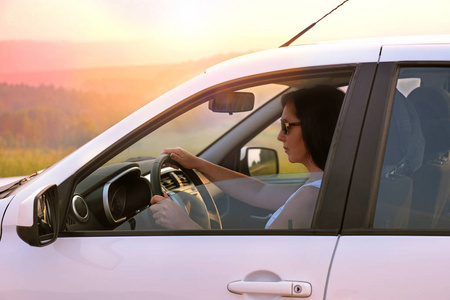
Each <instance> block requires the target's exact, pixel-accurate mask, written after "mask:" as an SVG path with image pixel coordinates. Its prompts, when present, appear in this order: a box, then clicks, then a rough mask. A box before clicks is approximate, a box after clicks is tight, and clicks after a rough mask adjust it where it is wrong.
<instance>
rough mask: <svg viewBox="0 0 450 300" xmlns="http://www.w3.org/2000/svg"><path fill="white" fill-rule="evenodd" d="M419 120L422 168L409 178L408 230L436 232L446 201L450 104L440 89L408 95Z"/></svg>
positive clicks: (449, 191)
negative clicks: (411, 179) (422, 158)
mask: <svg viewBox="0 0 450 300" xmlns="http://www.w3.org/2000/svg"><path fill="white" fill-rule="evenodd" d="M408 101H410V102H411V103H413V105H414V106H415V107H416V110H417V112H418V114H419V116H420V120H421V124H422V132H423V135H424V138H425V155H424V164H423V166H422V167H421V168H420V169H419V170H418V171H417V172H416V173H415V174H414V175H413V177H412V178H413V182H414V189H413V198H412V204H411V209H412V211H411V216H410V221H409V225H408V227H410V228H419V229H430V228H436V227H437V225H438V222H439V220H440V219H442V220H441V221H443V219H445V218H446V219H447V222H446V223H447V225H446V226H449V225H450V223H449V220H450V216H448V215H446V212H445V208H446V206H447V205H448V202H449V201H448V200H449V197H450V162H449V160H448V153H449V150H450V104H449V97H448V94H447V93H446V92H445V91H444V90H441V89H436V88H431V87H419V88H416V89H415V90H413V91H412V92H411V93H410V94H409V95H408Z"/></svg>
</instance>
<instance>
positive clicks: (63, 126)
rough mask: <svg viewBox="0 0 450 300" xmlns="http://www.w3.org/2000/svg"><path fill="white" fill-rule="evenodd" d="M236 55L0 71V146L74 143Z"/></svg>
mask: <svg viewBox="0 0 450 300" xmlns="http://www.w3.org/2000/svg"><path fill="white" fill-rule="evenodd" d="M236 55H237V54H229V55H219V56H214V57H211V58H208V59H204V60H200V61H189V62H185V63H177V64H167V65H163V64H162V65H147V66H123V67H108V68H90V69H75V70H61V71H43V72H17V73H9V74H0V147H4V148H27V147H50V148H58V147H78V146H80V145H81V144H83V143H85V142H86V141H88V140H89V139H91V138H93V137H94V136H96V135H97V134H99V133H100V132H102V131H103V130H105V129H107V128H108V127H110V126H111V125H113V124H114V123H116V122H117V121H119V120H121V119H122V118H124V117H126V116H127V115H128V114H130V113H131V112H133V111H134V110H136V109H137V108H139V107H141V106H143V105H144V104H146V103H147V102H148V101H151V100H152V99H154V98H156V97H158V96H160V95H161V94H163V93H165V92H167V91H169V90H170V89H172V88H174V87H176V86H177V85H179V84H181V83H183V82H185V81H186V80H188V79H190V78H192V77H194V76H196V75H198V74H200V73H202V72H203V71H204V70H205V69H206V68H208V67H210V66H212V65H214V64H216V63H219V62H221V61H224V60H226V59H228V58H231V57H234V56H236ZM105 107H107V109H105Z"/></svg>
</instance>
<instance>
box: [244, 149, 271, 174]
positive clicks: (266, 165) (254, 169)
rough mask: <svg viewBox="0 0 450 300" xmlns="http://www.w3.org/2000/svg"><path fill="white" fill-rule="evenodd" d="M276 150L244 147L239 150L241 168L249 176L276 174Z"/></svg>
mask: <svg viewBox="0 0 450 300" xmlns="http://www.w3.org/2000/svg"><path fill="white" fill-rule="evenodd" d="M279 168H280V167H279V162H278V154H277V151H276V150H274V149H270V148H262V147H244V148H242V150H241V169H242V171H243V172H244V173H247V174H249V175H250V176H262V175H272V174H278V172H279Z"/></svg>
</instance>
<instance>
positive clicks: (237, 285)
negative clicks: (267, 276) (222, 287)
mask: <svg viewBox="0 0 450 300" xmlns="http://www.w3.org/2000/svg"><path fill="white" fill-rule="evenodd" d="M228 290H229V291H230V292H232V293H235V294H240V295H241V294H268V295H280V296H284V297H300V298H306V297H309V296H311V291H312V288H311V284H310V283H309V282H304V281H277V282H261V281H243V280H238V281H233V282H230V283H229V284H228Z"/></svg>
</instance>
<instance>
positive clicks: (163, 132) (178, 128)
mask: <svg viewBox="0 0 450 300" xmlns="http://www.w3.org/2000/svg"><path fill="white" fill-rule="evenodd" d="M287 88H288V87H287V86H286V85H281V84H267V85H260V86H255V87H251V88H248V89H243V90H240V91H239V92H251V93H253V94H254V95H255V107H254V109H253V111H254V110H256V109H257V108H258V107H260V106H261V105H263V104H265V103H266V102H267V101H268V100H270V99H272V98H273V97H275V96H276V95H278V94H279V93H281V92H282V91H284V90H286V89H287ZM251 113H252V111H248V112H239V113H233V114H231V115H230V114H228V113H215V112H212V111H211V110H209V108H208V102H205V103H203V104H201V105H199V106H197V107H195V108H194V109H191V110H189V111H188V112H186V113H184V114H183V115H180V116H179V117H177V118H175V119H173V120H171V121H170V122H167V123H166V124H164V125H163V126H161V127H160V128H158V129H157V130H155V131H154V132H152V133H151V134H149V135H148V136H146V137H145V138H143V139H142V140H140V141H139V142H137V143H136V144H134V145H132V146H131V147H129V148H127V149H126V150H125V151H123V152H122V153H121V154H119V155H118V156H116V157H115V158H114V159H113V160H112V161H111V162H112V163H114V162H120V161H125V160H127V159H130V158H136V157H148V156H153V157H157V156H158V155H159V154H160V153H161V151H162V150H163V149H165V148H175V147H181V148H184V149H186V150H187V151H189V152H191V153H193V154H198V153H200V152H201V151H202V150H203V149H205V148H206V147H207V146H209V145H210V144H211V143H213V142H214V141H215V140H217V139H218V138H219V137H220V136H222V135H223V134H224V133H225V132H226V131H228V130H229V129H230V128H232V127H233V126H234V125H236V124H237V123H239V122H240V121H241V120H243V119H244V118H245V117H247V116H248V115H249V114H251ZM155 141H157V142H155Z"/></svg>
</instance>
